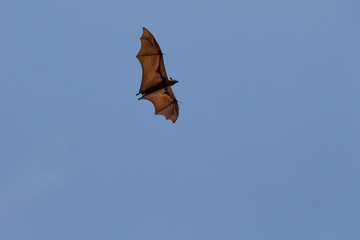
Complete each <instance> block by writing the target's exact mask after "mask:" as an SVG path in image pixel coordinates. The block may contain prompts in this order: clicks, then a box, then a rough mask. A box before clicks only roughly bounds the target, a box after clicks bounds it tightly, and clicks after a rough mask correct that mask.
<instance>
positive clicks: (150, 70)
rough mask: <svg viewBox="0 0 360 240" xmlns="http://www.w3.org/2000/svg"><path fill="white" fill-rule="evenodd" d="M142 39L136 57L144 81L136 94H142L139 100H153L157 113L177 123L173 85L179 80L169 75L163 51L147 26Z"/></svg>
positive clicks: (177, 107)
mask: <svg viewBox="0 0 360 240" xmlns="http://www.w3.org/2000/svg"><path fill="white" fill-rule="evenodd" d="M140 41H141V48H140V51H139V53H138V54H137V55H136V57H137V59H138V60H139V62H140V64H141V67H142V81H141V85H140V90H139V93H137V94H136V95H139V94H141V95H142V96H141V97H140V98H139V99H138V100H140V99H146V100H149V101H151V102H152V103H153V104H154V107H155V115H164V116H165V118H166V119H170V120H171V121H172V122H173V123H175V122H176V120H177V118H178V116H179V105H178V101H177V100H176V98H175V95H174V93H173V91H172V90H171V86H172V85H174V84H175V83H177V82H178V81H177V80H175V79H172V78H168V77H167V75H166V71H165V65H164V59H163V52H162V51H161V49H160V46H159V44H158V43H157V42H156V40H155V38H154V36H153V35H152V34H151V33H150V32H149V31H148V30H147V29H146V28H143V34H142V36H141V38H140Z"/></svg>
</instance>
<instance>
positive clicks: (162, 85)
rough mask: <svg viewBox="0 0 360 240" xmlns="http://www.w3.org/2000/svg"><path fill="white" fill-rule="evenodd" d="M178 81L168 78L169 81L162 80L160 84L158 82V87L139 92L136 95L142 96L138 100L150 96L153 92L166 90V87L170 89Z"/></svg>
mask: <svg viewBox="0 0 360 240" xmlns="http://www.w3.org/2000/svg"><path fill="white" fill-rule="evenodd" d="M177 82H178V81H176V80H174V79H172V78H170V79H166V80H163V81H162V82H160V83H159V84H158V85H156V86H154V87H150V88H148V89H146V90H144V91H143V92H139V93H137V94H136V95H139V94H142V95H143V96H142V97H141V98H139V99H138V100H140V99H142V98H143V97H145V96H146V95H148V94H151V93H153V92H156V91H158V90H161V89H164V88H167V87H171V86H172V85H174V84H175V83H177Z"/></svg>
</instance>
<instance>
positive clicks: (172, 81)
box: [168, 78, 178, 86]
mask: <svg viewBox="0 0 360 240" xmlns="http://www.w3.org/2000/svg"><path fill="white" fill-rule="evenodd" d="M168 80H169V83H170V86H172V85H174V84H175V83H177V82H178V81H177V80H175V79H172V78H169V79H168Z"/></svg>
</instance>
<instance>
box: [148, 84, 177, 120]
mask: <svg viewBox="0 0 360 240" xmlns="http://www.w3.org/2000/svg"><path fill="white" fill-rule="evenodd" d="M143 98H144V99H147V100H149V101H151V102H152V103H153V104H154V107H155V114H156V115H164V116H165V118H166V119H170V120H171V121H172V122H173V123H175V122H176V119H177V118H178V116H179V105H178V102H177V100H176V98H175V95H174V93H173V92H172V90H171V88H170V87H167V88H164V89H160V90H158V91H155V92H153V93H150V94H148V95H145V96H144V97H143Z"/></svg>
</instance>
